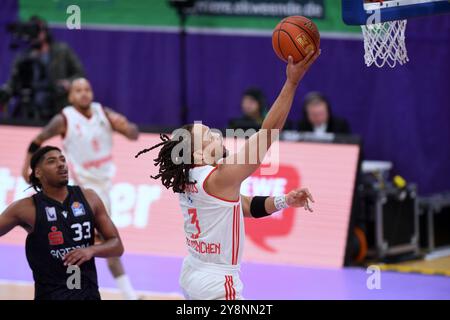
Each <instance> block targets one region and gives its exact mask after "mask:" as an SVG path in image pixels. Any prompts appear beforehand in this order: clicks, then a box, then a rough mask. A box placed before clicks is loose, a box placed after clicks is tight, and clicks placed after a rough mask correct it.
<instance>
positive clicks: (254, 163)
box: [207, 51, 320, 199]
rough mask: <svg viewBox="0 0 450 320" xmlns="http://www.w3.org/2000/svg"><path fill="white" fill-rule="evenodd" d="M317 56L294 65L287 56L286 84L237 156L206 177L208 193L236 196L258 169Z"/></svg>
mask: <svg viewBox="0 0 450 320" xmlns="http://www.w3.org/2000/svg"><path fill="white" fill-rule="evenodd" d="M319 55H320V51H319V52H316V53H313V52H310V53H309V54H308V55H307V56H306V58H305V59H304V60H302V61H300V62H298V63H296V64H294V62H293V60H292V57H289V62H288V65H287V67H286V81H285V83H284V85H283V88H282V89H281V92H280V94H279V95H278V98H277V99H276V100H275V102H274V103H273V105H272V108H271V109H270V111H269V113H268V114H267V116H266V117H265V119H264V122H263V124H262V127H261V130H259V131H258V132H257V133H256V134H254V135H252V136H251V137H250V138H249V139H248V140H247V141H246V142H245V144H244V146H243V147H242V149H241V150H240V151H239V152H238V153H237V154H232V155H230V156H228V157H227V158H226V159H224V163H225V164H224V165H219V166H218V169H217V170H216V171H215V172H214V173H213V174H212V175H211V177H210V178H209V182H208V185H209V186H207V187H208V188H209V190H208V191H209V192H211V193H213V194H215V195H218V196H219V195H221V196H224V197H225V198H227V199H229V198H233V199H235V198H236V197H237V196H239V188H240V184H241V183H242V181H244V180H245V179H246V178H247V177H248V176H250V175H251V174H252V173H253V172H255V170H256V169H258V167H259V166H260V164H261V162H262V161H263V159H264V157H265V155H266V153H267V151H268V149H269V148H270V145H271V144H272V142H273V140H274V139H277V138H278V131H279V130H281V129H282V128H283V126H284V124H285V122H286V119H287V117H288V114H289V111H290V110H291V107H292V102H293V100H294V96H295V92H296V90H297V86H298V84H299V83H300V80H301V79H302V78H303V76H304V75H305V74H306V72H307V71H308V69H309V68H310V67H311V65H312V64H313V63H314V61H315V60H316V59H317V58H318V57H319Z"/></svg>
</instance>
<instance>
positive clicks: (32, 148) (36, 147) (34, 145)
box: [28, 141, 41, 154]
mask: <svg viewBox="0 0 450 320" xmlns="http://www.w3.org/2000/svg"><path fill="white" fill-rule="evenodd" d="M40 147H41V145H40V144H37V143H36V142H34V141H32V142H31V143H30V146H29V147H28V153H31V154H33V153H35V152H36V151H37V150H39V148H40Z"/></svg>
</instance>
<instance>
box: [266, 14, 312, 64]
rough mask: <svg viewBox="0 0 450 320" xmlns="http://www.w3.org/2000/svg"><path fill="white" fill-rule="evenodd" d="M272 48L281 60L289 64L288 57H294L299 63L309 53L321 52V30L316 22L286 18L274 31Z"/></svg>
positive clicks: (302, 18)
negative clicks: (312, 51)
mask: <svg viewBox="0 0 450 320" xmlns="http://www.w3.org/2000/svg"><path fill="white" fill-rule="evenodd" d="M272 46H273V50H274V51H275V53H276V54H277V56H278V57H279V58H280V59H281V60H283V61H285V62H287V60H288V56H292V58H293V59H294V62H295V63H297V62H299V61H301V60H302V59H304V58H305V56H306V55H307V54H308V52H309V51H311V50H314V51H315V52H316V51H317V50H319V48H320V34H319V29H317V26H316V24H315V23H314V22H312V21H311V20H309V19H308V18H305V17H302V16H291V17H287V18H284V19H283V20H281V21H280V23H279V24H277V26H276V27H275V29H274V30H273V34H272Z"/></svg>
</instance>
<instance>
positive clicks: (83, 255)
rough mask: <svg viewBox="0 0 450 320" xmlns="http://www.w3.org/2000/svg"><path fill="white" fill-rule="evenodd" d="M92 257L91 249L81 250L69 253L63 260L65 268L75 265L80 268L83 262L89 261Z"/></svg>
mask: <svg viewBox="0 0 450 320" xmlns="http://www.w3.org/2000/svg"><path fill="white" fill-rule="evenodd" d="M93 256H94V252H93V250H92V249H91V248H89V247H88V248H81V249H75V250H73V251H70V252H69V253H68V254H66V255H65V256H64V258H63V261H64V265H65V266H71V265H77V266H81V265H82V264H83V263H84V262H86V261H89V260H91V259H92V257H93Z"/></svg>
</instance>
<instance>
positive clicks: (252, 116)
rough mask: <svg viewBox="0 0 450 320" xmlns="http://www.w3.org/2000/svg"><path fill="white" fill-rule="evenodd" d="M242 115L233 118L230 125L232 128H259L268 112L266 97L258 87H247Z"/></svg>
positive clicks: (242, 103)
mask: <svg viewBox="0 0 450 320" xmlns="http://www.w3.org/2000/svg"><path fill="white" fill-rule="evenodd" d="M241 109H242V113H243V114H242V116H241V117H240V118H235V119H231V120H230V122H229V124H228V127H229V128H231V129H243V130H247V129H255V130H259V129H260V128H261V124H262V122H263V120H264V115H265V112H266V98H265V96H264V94H263V93H262V91H261V90H260V89H257V88H249V89H247V90H246V91H245V92H244V93H243V95H242V99H241Z"/></svg>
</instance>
